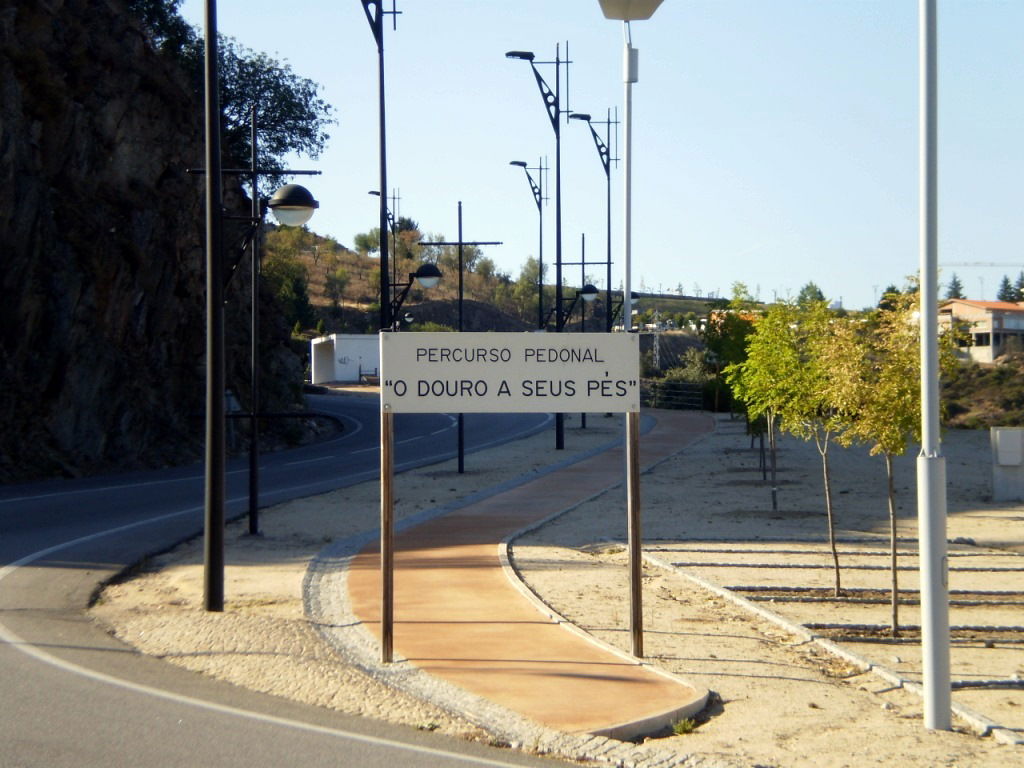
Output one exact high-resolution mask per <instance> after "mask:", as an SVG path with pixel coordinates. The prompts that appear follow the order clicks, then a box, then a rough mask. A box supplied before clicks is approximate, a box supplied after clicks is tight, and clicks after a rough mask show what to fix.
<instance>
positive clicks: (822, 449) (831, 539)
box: [814, 435, 843, 597]
mask: <svg viewBox="0 0 1024 768" xmlns="http://www.w3.org/2000/svg"><path fill="white" fill-rule="evenodd" d="M814 442H815V443H817V445H818V453H819V454H821V472H822V475H824V479H825V513H826V515H827V517H828V544H829V547H830V548H831V549H832V564H833V566H834V568H835V575H836V586H835V595H836V597H842V594H843V585H842V582H841V581H840V576H839V551H838V550H837V549H836V525H835V518H834V517H833V515H832V478H831V476H830V475H829V464H828V436H827V435H826V436H825V439H824V440H821V439H819V437H818V436H817V435H815V436H814Z"/></svg>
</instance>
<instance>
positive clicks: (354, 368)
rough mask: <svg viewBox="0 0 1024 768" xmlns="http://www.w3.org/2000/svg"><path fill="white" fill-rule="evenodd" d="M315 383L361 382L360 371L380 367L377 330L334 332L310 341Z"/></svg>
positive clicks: (376, 371) (371, 371) (375, 369)
mask: <svg viewBox="0 0 1024 768" xmlns="http://www.w3.org/2000/svg"><path fill="white" fill-rule="evenodd" d="M310 353H311V355H310V356H311V358H312V361H313V372H312V380H313V383H314V384H324V383H326V382H329V381H339V382H357V381H359V376H360V374H361V373H362V374H373V375H376V374H377V373H378V371H379V370H380V342H379V341H378V337H377V335H376V334H373V335H366V334H354V333H332V334H331V335H330V336H321V337H320V338H317V339H313V341H311V342H310Z"/></svg>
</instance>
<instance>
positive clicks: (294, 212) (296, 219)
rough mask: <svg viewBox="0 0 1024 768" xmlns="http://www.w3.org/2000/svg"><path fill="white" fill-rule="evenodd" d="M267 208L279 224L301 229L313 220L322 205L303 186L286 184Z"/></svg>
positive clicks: (272, 198)
mask: <svg viewBox="0 0 1024 768" xmlns="http://www.w3.org/2000/svg"><path fill="white" fill-rule="evenodd" d="M267 207H268V208H269V209H270V211H271V213H273V214H274V218H275V219H277V221H278V223H279V224H283V225H284V226H286V227H301V226H302V225H303V224H305V223H306V222H307V221H309V220H310V219H311V218H312V216H313V212H314V211H316V209H317V208H319V207H320V203H318V202H317V201H316V200H314V199H313V195H312V194H311V193H310V191H309V190H308V189H306V188H305V187H303V186H302V185H301V184H285V185H284V186H283V187H281V188H280V189H279V190H277V191H276V192H275V193H274V194H273V196H272V197H271V198H270V200H269V202H267Z"/></svg>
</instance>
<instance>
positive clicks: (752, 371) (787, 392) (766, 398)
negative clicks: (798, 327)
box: [723, 304, 800, 511]
mask: <svg viewBox="0 0 1024 768" xmlns="http://www.w3.org/2000/svg"><path fill="white" fill-rule="evenodd" d="M795 316H796V307H795V306H794V305H792V304H773V305H772V306H771V307H769V308H768V311H767V312H766V313H765V314H764V315H763V316H761V317H760V318H758V321H757V323H756V325H754V326H753V329H752V331H751V332H750V334H749V335H748V336H747V337H746V338H747V342H748V343H747V346H746V358H745V359H744V360H742V361H740V362H736V363H732V364H731V365H728V366H726V368H725V369H724V371H723V373H724V375H725V379H726V381H727V382H728V383H729V386H730V387H731V388H732V393H733V397H735V398H736V399H737V400H739V401H741V402H742V403H743V404H744V405H745V406H746V408H747V417H748V419H750V420H752V421H753V420H756V419H758V418H761V417H764V419H765V421H766V424H767V429H768V445H769V448H770V450H771V472H772V510H773V511H775V510H777V509H778V504H779V502H778V485H777V482H776V454H775V439H774V438H775V427H776V420H777V418H778V417H779V415H780V414H782V413H784V412H785V411H786V409H787V407H788V404H789V403H790V402H791V401H792V400H793V399H794V398H795V397H798V396H799V393H798V392H797V390H796V389H794V387H793V384H794V382H795V380H796V377H798V376H799V375H800V355H799V351H798V349H797V343H796V336H795V332H794V321H795Z"/></svg>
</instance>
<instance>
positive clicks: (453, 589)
mask: <svg viewBox="0 0 1024 768" xmlns="http://www.w3.org/2000/svg"><path fill="white" fill-rule="evenodd" d="M712 429H713V421H712V419H711V418H710V417H709V416H708V415H707V414H700V413H693V412H661V413H659V414H658V420H657V424H656V426H655V427H654V428H653V429H652V430H651V431H649V432H648V433H646V434H645V435H643V436H642V437H641V439H640V446H641V448H640V455H641V467H642V468H647V467H650V466H652V465H654V464H656V463H658V462H659V461H661V460H662V459H665V458H667V457H668V456H670V455H672V454H674V453H676V452H678V451H679V450H681V449H682V448H683V447H684V446H686V445H688V444H689V443H691V442H692V441H693V440H695V439H697V438H698V437H700V436H701V435H703V434H706V433H707V432H709V431H711V430H712ZM624 472H625V461H624V457H623V451H622V447H621V446H620V447H617V448H614V449H611V450H608V451H605V452H603V453H600V454H597V455H595V456H592V457H590V458H587V459H584V460H583V461H580V462H578V463H575V464H572V465H569V466H567V467H564V468H563V469H560V470H558V471H556V472H552V473H550V474H547V475H543V476H541V477H539V478H538V479H536V480H534V481H532V482H529V483H527V484H524V485H520V486H518V487H516V488H513V489H511V490H508V491H505V492H503V493H500V494H497V495H495V496H492V497H490V498H487V499H484V500H482V501H479V502H477V503H474V504H472V505H470V506H467V507H464V508H461V509H458V510H456V511H453V512H450V513H448V514H447V515H444V516H442V517H439V518H436V519H434V520H431V521H429V522H426V523H423V524H421V525H419V526H416V527H414V528H412V529H410V530H407V531H406V532H404V533H402V534H399V535H397V536H396V537H395V578H394V583H395V603H394V604H395V609H394V611H395V612H394V618H395V625H394V650H395V654H396V658H404V659H406V660H408V662H409V663H411V664H413V665H415V666H417V667H419V668H420V669H422V670H424V671H425V672H427V673H429V674H430V675H433V676H436V677H438V678H441V679H443V680H445V681H447V682H449V683H452V684H455V685H457V686H459V687H461V688H463V689H465V690H467V691H469V692H470V693H473V694H476V695H478V696H481V697H484V698H485V699H487V700H489V701H492V702H494V703H496V704H499V705H501V706H503V707H505V708H506V709H509V710H512V711H514V712H517V713H519V714H521V715H523V716H524V717H527V718H530V719H531V720H533V721H535V722H538V723H540V724H542V725H545V726H547V727H549V728H554V729H557V730H560V731H565V732H572V733H593V734H599V735H606V736H615V737H617V738H627V737H631V736H634V735H638V734H641V733H645V732H651V731H654V730H657V729H658V728H660V727H663V726H666V725H670V724H671V723H672V722H673V721H675V720H678V719H681V718H683V717H688V716H692V715H693V714H695V713H696V712H698V711H699V710H700V709H702V708H703V706H704V703H705V700H706V697H707V691H706V690H703V689H700V688H698V687H695V686H692V685H690V684H688V683H686V682H685V681H683V680H681V679H679V678H677V677H674V676H670V675H667V674H665V673H662V672H660V671H657V670H655V669H652V668H651V667H649V666H647V665H644V664H641V663H639V662H637V661H636V660H633V659H631V658H629V657H627V656H625V655H623V654H622V653H620V652H617V651H615V650H613V649H610V648H608V647H606V646H604V645H602V644H598V643H597V642H595V641H593V640H592V639H590V638H588V637H586V636H584V635H583V634H582V633H579V632H576V631H572V630H571V629H569V628H567V627H565V626H564V625H562V624H559V623H558V622H557V621H556V620H555V619H552V618H550V617H549V616H548V615H546V614H542V613H541V612H540V611H539V610H538V608H537V607H536V605H535V604H534V603H533V602H532V601H531V600H530V599H529V598H528V597H527V596H526V595H525V594H524V593H523V591H522V590H521V588H520V587H519V586H517V585H516V584H515V583H513V581H512V580H511V579H510V578H509V576H508V575H507V573H506V570H505V569H504V568H503V563H502V559H501V555H500V553H501V551H503V548H501V547H500V546H499V544H500V543H501V542H503V541H504V540H506V539H507V538H509V537H510V536H512V535H513V534H515V533H516V532H517V531H521V530H522V529H524V528H527V527H529V526H531V525H534V524H536V523H537V522H539V521H541V520H544V519H546V518H548V517H550V516H552V515H555V514H557V513H559V512H562V511H563V510H565V509H568V508H570V507H572V506H575V505H576V504H578V503H580V502H581V501H583V500H584V499H586V498H588V497H590V496H592V495H593V494H595V493H597V492H599V491H600V490H602V489H605V488H607V487H609V486H611V485H614V484H616V483H618V482H622V481H623V479H624ZM641 498H642V486H641ZM641 504H642V501H641ZM625 514H626V510H625V500H623V515H624V516H625ZM379 562H380V561H379V550H378V547H377V545H376V544H375V545H373V546H372V547H371V548H368V549H367V550H364V551H363V552H362V553H360V554H359V555H358V556H357V557H356V558H355V559H354V560H353V562H352V563H351V568H350V572H349V577H348V587H349V597H350V600H351V606H352V610H353V612H354V613H355V615H356V616H357V617H358V618H359V619H360V620H361V621H362V622H363V623H364V624H365V625H367V626H368V627H369V628H370V629H371V630H372V631H373V632H374V633H375V634H376V635H377V637H378V639H379V627H380V612H379V609H380V566H379ZM623 629H628V628H627V627H624V628H623Z"/></svg>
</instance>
